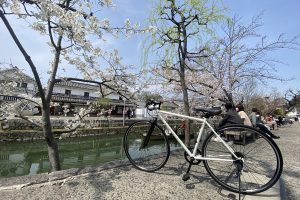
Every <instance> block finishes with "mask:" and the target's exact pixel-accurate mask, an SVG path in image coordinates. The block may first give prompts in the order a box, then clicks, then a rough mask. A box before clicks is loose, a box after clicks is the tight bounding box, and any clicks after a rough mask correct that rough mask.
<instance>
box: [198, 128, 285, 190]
mask: <svg viewBox="0 0 300 200" xmlns="http://www.w3.org/2000/svg"><path fill="white" fill-rule="evenodd" d="M217 133H218V134H219V135H220V136H221V137H222V139H224V141H225V142H226V143H227V144H228V145H229V146H231V148H232V149H233V150H234V152H235V154H236V155H237V156H238V157H243V159H244V165H243V169H242V171H241V175H240V180H241V184H240V190H239V179H238V176H237V165H236V162H224V161H223V162H221V161H208V160H204V161H203V163H204V166H205V168H206V170H207V172H208V173H209V175H210V176H211V177H212V178H213V179H214V180H215V181H216V182H217V183H219V184H220V185H221V186H222V187H224V188H226V189H227V190H229V191H232V192H237V193H238V192H240V193H241V194H255V193H260V192H263V191H265V190H267V189H269V188H270V187H272V186H273V185H274V184H275V183H276V182H277V181H278V179H279V178H280V176H281V173H282V169H283V160H282V155H281V152H280V150H279V148H278V146H277V145H276V143H275V142H274V141H273V140H272V139H271V138H270V137H269V136H268V135H267V134H265V133H264V132H262V131H260V130H257V129H255V128H253V127H249V126H244V125H230V126H225V127H222V128H221V129H219V130H218V131H217ZM237 133H239V134H240V136H243V137H247V135H248V136H249V137H248V139H247V138H246V139H247V140H245V141H246V142H245V143H244V142H240V141H239V140H237V136H239V135H238V134H237ZM234 134H237V136H234ZM232 136H233V137H232ZM202 152H203V156H204V157H214V158H217V157H218V156H219V157H221V158H232V159H234V157H233V156H232V154H231V153H230V152H229V150H228V149H227V148H226V147H225V145H224V144H223V143H221V142H220V141H218V139H217V138H216V136H215V134H214V133H211V134H210V135H209V136H208V137H207V138H206V140H205V141H204V144H203V147H202ZM220 153H222V154H220Z"/></svg>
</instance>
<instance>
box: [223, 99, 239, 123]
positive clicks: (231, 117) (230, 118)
mask: <svg viewBox="0 0 300 200" xmlns="http://www.w3.org/2000/svg"><path fill="white" fill-rule="evenodd" d="M225 108H226V111H227V112H226V114H225V116H224V118H223V119H222V120H221V122H220V123H219V127H222V126H225V125H229V124H243V120H242V118H241V117H240V116H239V114H238V113H237V112H236V110H235V109H234V107H233V105H232V103H230V102H228V103H226V104H225Z"/></svg>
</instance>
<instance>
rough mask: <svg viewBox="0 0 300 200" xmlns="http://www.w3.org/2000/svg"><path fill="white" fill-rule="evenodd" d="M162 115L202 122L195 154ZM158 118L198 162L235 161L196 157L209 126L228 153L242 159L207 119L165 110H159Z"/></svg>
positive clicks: (194, 150)
mask: <svg viewBox="0 0 300 200" xmlns="http://www.w3.org/2000/svg"><path fill="white" fill-rule="evenodd" d="M162 114H165V115H171V116H176V117H179V118H183V119H190V120H194V121H199V122H202V125H201V127H200V129H199V132H198V137H197V141H196V144H195V147H194V149H193V152H191V151H190V150H189V149H188V148H187V147H186V146H185V144H184V143H183V142H182V141H181V140H180V138H179V137H178V136H177V134H176V133H175V132H174V130H173V129H172V128H171V127H170V125H169V124H168V123H167V122H166V120H165V119H164V118H163V116H162ZM157 116H158V118H159V119H160V120H161V121H162V122H163V124H164V125H165V126H166V127H167V129H168V130H169V131H170V132H171V134H172V135H173V137H174V138H175V139H176V140H177V141H178V143H179V144H180V145H181V146H182V148H183V149H184V150H185V151H186V152H187V154H188V155H189V156H190V157H191V158H194V159H196V160H214V161H226V162H232V161H234V160H233V159H223V158H210V157H203V156H202V155H196V153H197V149H198V146H199V144H200V139H201V136H202V133H203V131H204V127H205V126H208V127H209V128H210V130H211V131H212V132H213V133H214V134H215V136H216V138H217V140H218V141H220V142H222V143H223V145H224V146H225V147H226V148H227V149H228V151H229V152H230V153H231V154H232V156H233V157H234V158H235V159H241V158H238V157H237V156H236V155H235V154H234V151H233V149H232V148H231V147H230V146H229V145H228V144H227V143H226V142H225V141H224V140H223V139H222V138H221V137H220V136H219V134H217V133H216V131H215V130H214V128H213V127H212V126H211V125H210V124H209V123H208V122H207V119H206V118H196V117H191V116H186V115H181V114H176V113H171V112H167V111H163V110H157ZM219 156H220V157H222V156H223V157H224V156H228V155H219Z"/></svg>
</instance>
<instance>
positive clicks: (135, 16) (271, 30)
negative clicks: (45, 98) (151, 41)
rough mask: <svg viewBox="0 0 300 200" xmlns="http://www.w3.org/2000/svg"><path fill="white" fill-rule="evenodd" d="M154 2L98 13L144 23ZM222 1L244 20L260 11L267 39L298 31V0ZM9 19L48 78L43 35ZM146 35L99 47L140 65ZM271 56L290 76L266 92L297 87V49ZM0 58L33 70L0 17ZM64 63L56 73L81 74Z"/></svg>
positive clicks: (122, 4)
mask: <svg viewBox="0 0 300 200" xmlns="http://www.w3.org/2000/svg"><path fill="white" fill-rule="evenodd" d="M153 2H154V0H152V1H150V0H114V3H115V4H116V7H115V8H113V9H109V10H103V11H102V12H101V16H103V17H107V18H109V19H111V24H114V25H117V26H118V25H119V26H120V25H123V24H124V21H125V19H126V18H129V19H130V20H131V21H132V22H139V23H140V24H141V26H143V25H145V24H146V20H147V17H148V15H149V11H150V8H151V5H152V3H153ZM223 2H224V5H225V6H226V7H227V8H228V14H229V15H231V16H233V14H237V15H239V16H240V17H242V18H243V20H244V21H245V22H249V21H250V20H251V18H252V17H254V16H257V15H258V14H260V13H261V12H263V13H264V14H263V15H262V22H263V27H262V28H261V29H260V30H259V31H260V32H259V33H261V34H262V35H266V36H267V37H268V38H269V39H276V38H277V37H278V36H279V35H280V34H282V33H283V34H285V36H286V37H287V38H291V37H293V36H295V35H298V34H300V26H299V19H300V12H299V8H300V1H299V0H288V1H284V0H224V1H223ZM8 19H9V21H10V23H11V25H12V27H13V29H14V30H15V32H16V33H17V35H18V36H19V37H20V39H21V42H22V44H23V45H24V47H25V49H26V50H27V51H28V53H29V54H30V56H31V58H32V60H33V62H34V63H35V64H36V66H37V67H38V71H39V73H40V75H41V77H42V81H43V82H44V83H45V82H46V81H47V78H48V76H47V70H48V69H47V67H48V66H49V62H50V60H51V59H52V55H51V53H50V52H49V49H48V47H47V45H46V43H45V37H42V36H40V35H39V34H37V33H36V32H33V31H32V30H30V29H29V28H28V26H27V24H26V23H24V22H21V21H19V20H17V19H15V18H13V17H8ZM145 37H149V35H132V36H131V37H130V38H123V37H121V38H119V39H116V38H113V37H111V36H109V37H107V38H106V39H107V42H106V43H105V44H102V47H104V48H105V49H106V50H110V49H118V50H119V52H120V55H121V56H122V57H123V60H124V62H125V63H126V64H131V65H134V66H137V67H139V66H141V65H142V61H141V58H142V54H143V53H142V52H143V50H142V46H143V45H142V44H143V41H144V39H145ZM299 42H300V41H299ZM299 49H300V46H299ZM270 56H271V57H272V58H276V60H280V61H281V62H282V63H284V64H278V65H276V66H275V67H276V69H277V74H278V75H279V76H280V77H283V78H286V79H292V80H291V81H288V82H284V83H281V82H278V81H269V84H268V86H263V88H265V91H266V92H268V91H271V90H272V88H277V89H278V91H279V92H281V93H284V91H286V90H287V89H290V88H291V89H300V51H295V50H287V49H282V50H280V51H276V52H272V54H271V55H270ZM0 62H6V63H13V65H16V66H18V67H20V68H22V69H24V70H25V72H26V73H27V74H29V75H31V74H32V73H31V71H30V69H29V67H28V64H27V63H26V61H25V59H24V58H23V56H22V54H21V53H20V51H19V50H18V48H17V47H16V45H15V44H14V42H13V40H12V38H11V36H10V35H9V33H8V31H7V29H6V28H5V26H4V24H3V22H2V21H0ZM63 67H64V68H65V69H66V70H60V71H59V73H58V75H59V76H68V77H70V76H73V77H77V78H80V73H79V72H76V70H74V69H72V68H70V67H69V66H63Z"/></svg>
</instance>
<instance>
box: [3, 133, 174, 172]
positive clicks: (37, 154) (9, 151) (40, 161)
mask: <svg viewBox="0 0 300 200" xmlns="http://www.w3.org/2000/svg"><path fill="white" fill-rule="evenodd" d="M58 146H59V153H60V161H61V166H62V169H69V168H75V167H83V166H88V165H96V164H100V163H105V162H109V161H112V160H121V159H126V156H125V153H124V152H123V149H122V135H113V136H111V135H109V136H108V135H106V136H97V137H83V138H68V139H64V140H60V141H59V144H58ZM176 147H178V144H175V143H172V142H171V149H172V148H176ZM49 171H50V163H49V160H48V153H47V145H46V142H45V141H34V142H10V143H0V177H13V176H21V175H33V174H37V173H43V172H49Z"/></svg>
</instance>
